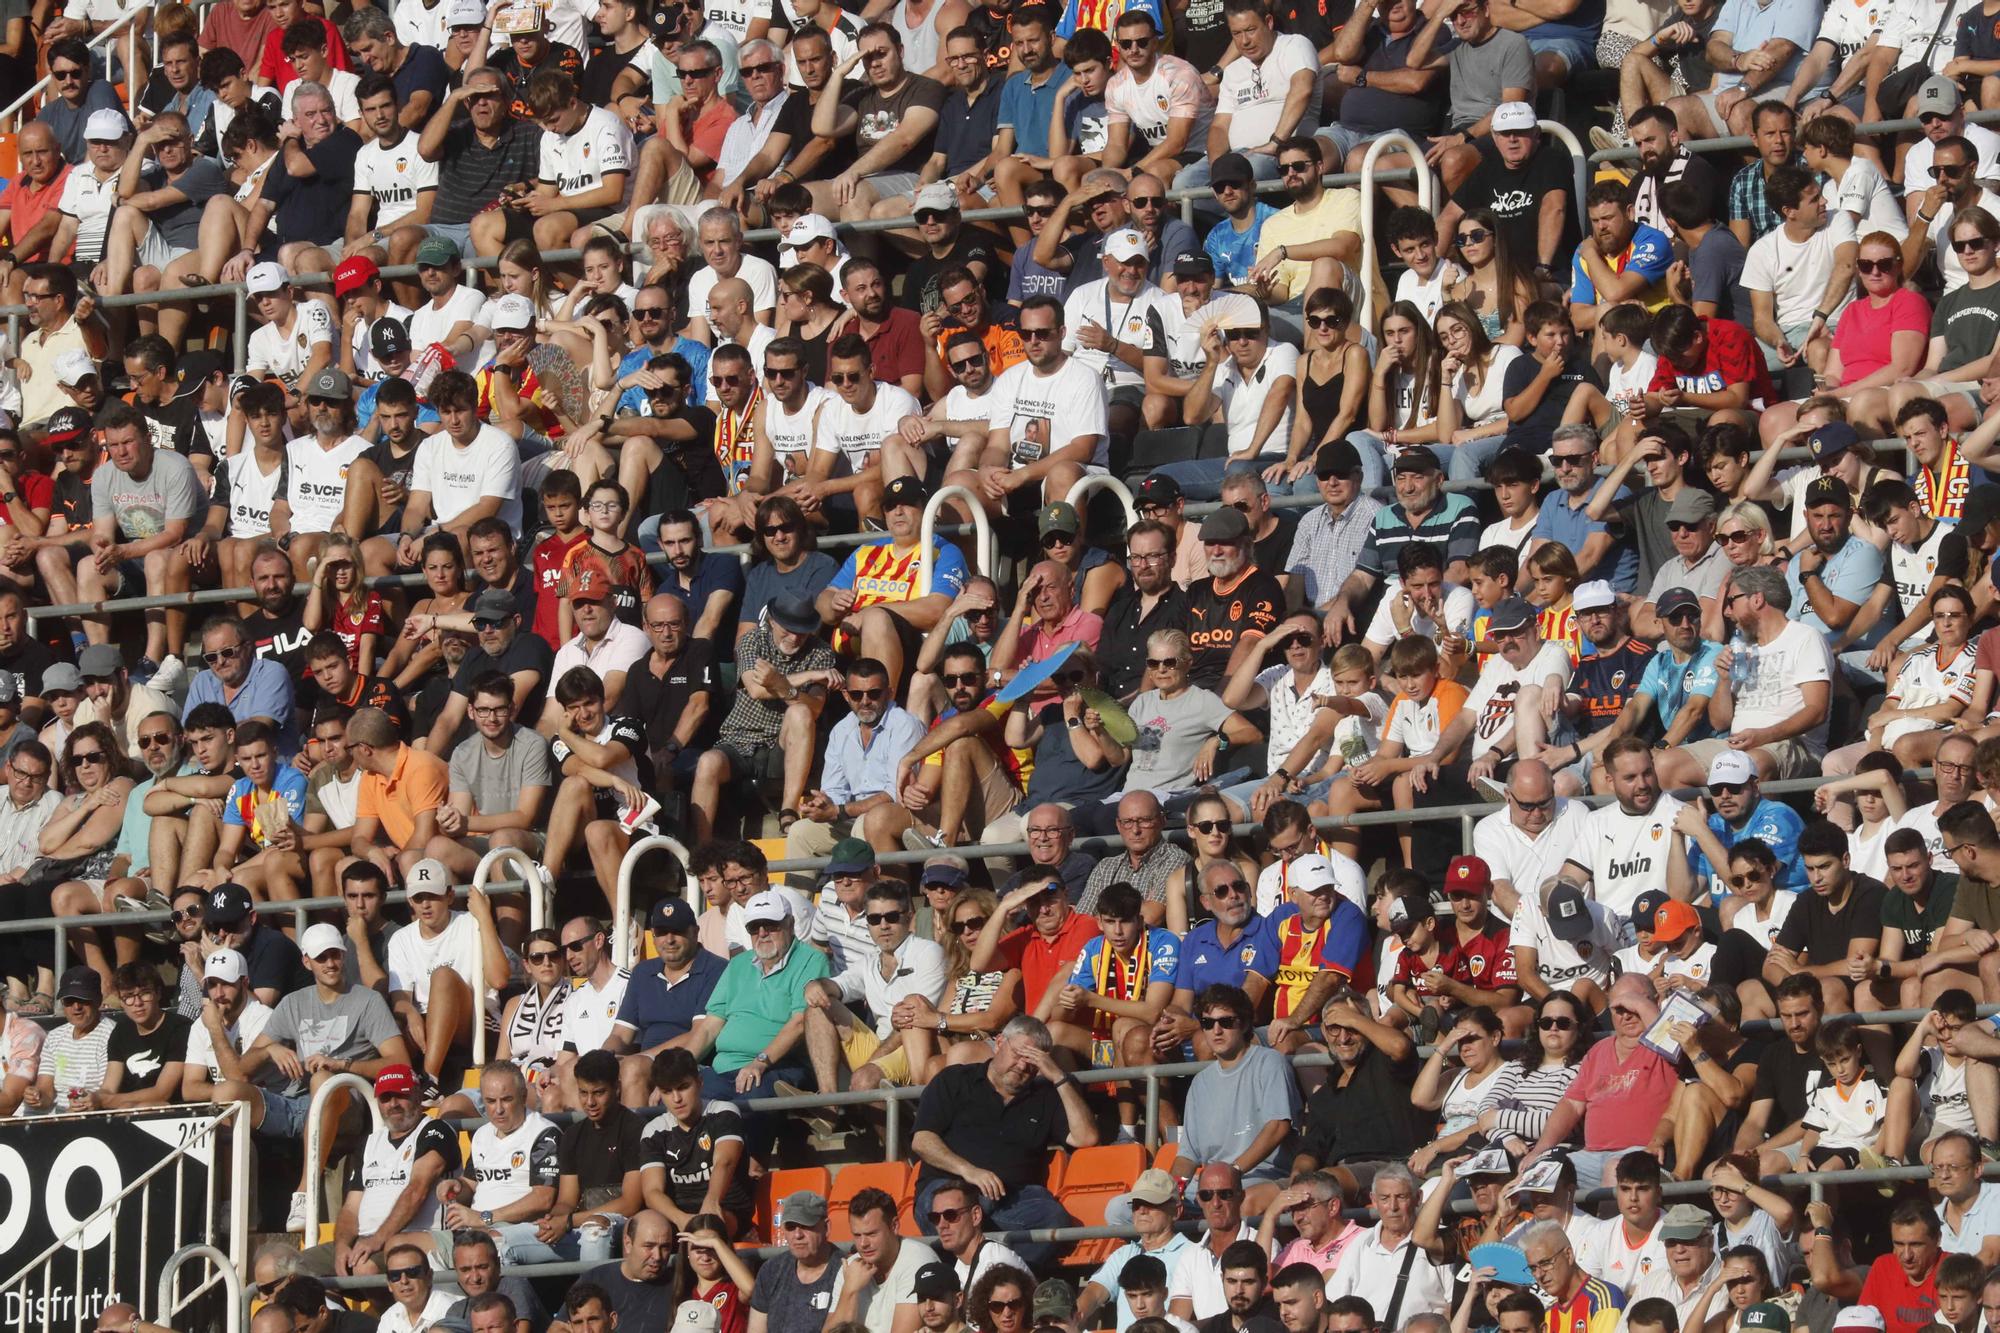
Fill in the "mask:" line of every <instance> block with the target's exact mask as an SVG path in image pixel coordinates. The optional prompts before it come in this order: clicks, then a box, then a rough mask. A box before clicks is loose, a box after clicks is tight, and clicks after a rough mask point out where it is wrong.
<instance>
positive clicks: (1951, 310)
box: [1931, 283, 2000, 389]
mask: <svg viewBox="0 0 2000 1333" xmlns="http://www.w3.org/2000/svg"><path fill="white" fill-rule="evenodd" d="M1931 327H1932V328H1933V329H1943V330H1944V361H1943V362H1942V364H1940V365H1939V367H1938V368H1939V369H1940V370H1956V369H1958V368H1959V367H1960V366H1966V365H1970V364H1972V363H1973V362H1974V361H1983V360H1985V359H1986V357H1987V356H1989V355H1990V354H1991V353H1992V351H1993V342H1994V338H1995V337H1996V335H2000V283H1994V284H1993V285H1991V286H1988V287H1981V288H1979V289H1977V290H1975V289H1974V288H1973V287H1972V286H1971V285H1970V284H1967V285H1966V286H1964V287H1960V288H1959V289H1958V290H1957V291H1955V292H1948V293H1946V295H1945V297H1944V299H1943V300H1941V301H1939V302H1938V304H1937V310H1936V311H1935V312H1934V313H1933V314H1932V315H1931ZM1968 387H1970V388H1974V389H1977V388H1978V387H1979V386H1978V385H1976V384H1974V385H1969V386H1968Z"/></svg>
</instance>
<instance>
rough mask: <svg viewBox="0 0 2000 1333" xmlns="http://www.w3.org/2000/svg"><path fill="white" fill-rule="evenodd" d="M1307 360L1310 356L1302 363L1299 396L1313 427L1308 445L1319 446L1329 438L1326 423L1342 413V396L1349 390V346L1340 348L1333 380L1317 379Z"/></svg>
mask: <svg viewBox="0 0 2000 1333" xmlns="http://www.w3.org/2000/svg"><path fill="white" fill-rule="evenodd" d="M1308 364H1310V358H1308V361H1307V364H1302V365H1301V366H1300V367H1299V384H1300V386H1301V387H1300V396H1301V398H1302V400H1303V402H1304V405H1305V409H1306V421H1307V422H1308V423H1310V425H1311V428H1312V429H1311V431H1310V432H1309V434H1308V436H1307V438H1308V439H1309V440H1310V441H1311V444H1310V446H1309V447H1310V448H1312V449H1314V450H1317V449H1318V448H1319V445H1320V444H1321V442H1323V441H1324V440H1325V439H1326V430H1327V427H1329V426H1331V425H1332V424H1333V420H1334V418H1335V417H1337V416H1339V415H1340V400H1341V397H1342V395H1343V394H1344V393H1345V392H1346V390H1347V353H1346V349H1344V348H1343V349H1342V351H1341V355H1340V369H1339V370H1337V371H1335V372H1334V375H1333V378H1332V379H1330V380H1316V379H1314V378H1313V377H1312V375H1311V373H1310V372H1309V371H1308V369H1307V365H1308ZM1363 424H1366V423H1363Z"/></svg>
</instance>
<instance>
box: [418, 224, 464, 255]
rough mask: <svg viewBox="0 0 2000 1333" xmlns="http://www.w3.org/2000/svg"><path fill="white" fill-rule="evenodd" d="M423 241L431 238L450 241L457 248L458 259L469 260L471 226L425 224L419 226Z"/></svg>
mask: <svg viewBox="0 0 2000 1333" xmlns="http://www.w3.org/2000/svg"><path fill="white" fill-rule="evenodd" d="M421 225H422V227H423V233H424V237H425V239H429V238H430V237H432V236H435V237H437V238H439V239H440V240H446V241H450V242H451V243H452V244H453V245H455V246H457V247H458V254H459V258H461V259H471V258H472V257H473V250H472V224H471V223H470V222H426V223H423V224H421Z"/></svg>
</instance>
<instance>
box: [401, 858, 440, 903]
mask: <svg viewBox="0 0 2000 1333" xmlns="http://www.w3.org/2000/svg"><path fill="white" fill-rule="evenodd" d="M403 889H404V891H405V892H407V893H408V894H409V895H410V897H412V898H425V897H430V898H449V897H451V872H450V871H449V870H446V869H445V868H444V862H442V861H440V860H438V859H437V858H436V857H434V856H426V857H425V858H424V859H423V860H421V861H419V862H417V863H416V864H415V865H413V866H411V867H410V873H409V874H408V875H406V876H404V877H403Z"/></svg>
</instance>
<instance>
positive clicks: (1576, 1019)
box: [1472, 982, 1597, 1150]
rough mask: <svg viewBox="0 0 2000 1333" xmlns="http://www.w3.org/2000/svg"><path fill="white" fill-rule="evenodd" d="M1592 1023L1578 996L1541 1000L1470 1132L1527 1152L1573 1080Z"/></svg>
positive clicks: (1587, 1007)
mask: <svg viewBox="0 0 2000 1333" xmlns="http://www.w3.org/2000/svg"><path fill="white" fill-rule="evenodd" d="M1582 984H1584V985H1589V983H1588V982H1585V983H1582ZM1596 1021H1597V1014H1596V1013H1595V1011H1593V1009H1592V1008H1591V1005H1590V1002H1589V1001H1588V1000H1586V999H1585V998H1584V997H1583V996H1580V995H1577V994H1575V993H1573V992H1571V991H1564V990H1552V991H1550V992H1549V993H1548V994H1546V995H1544V996H1542V998H1541V999H1540V1000H1539V1001H1537V1002H1536V1004H1535V1017H1534V1020H1533V1021H1532V1022H1530V1023H1529V1024H1528V1031H1527V1033H1526V1035H1524V1036H1523V1037H1522V1038H1521V1045H1520V1049H1519V1050H1518V1051H1517V1052H1516V1053H1515V1056H1514V1059H1513V1060H1512V1061H1510V1062H1509V1063H1508V1064H1507V1067H1506V1068H1505V1069H1503V1070H1501V1071H1500V1078H1499V1081H1498V1082H1496V1083H1495V1084H1494V1085H1493V1091H1492V1096H1491V1097H1490V1098H1489V1099H1488V1101H1487V1104H1486V1105H1485V1106H1484V1107H1483V1108H1481V1110H1480V1112H1479V1114H1478V1115H1477V1116H1476V1117H1475V1118H1474V1119H1473V1122H1472V1128H1473V1130H1474V1131H1475V1132H1476V1133H1480V1134H1484V1135H1485V1136H1486V1139H1487V1141H1488V1142H1489V1143H1499V1144H1505V1145H1507V1146H1508V1147H1509V1148H1513V1147H1514V1146H1515V1144H1516V1142H1517V1141H1518V1143H1519V1145H1520V1147H1521V1149H1522V1150H1525V1149H1526V1148H1528V1147H1532V1146H1533V1145H1534V1143H1535V1141H1536V1140H1537V1139H1539V1138H1541V1136H1542V1131H1543V1130H1544V1129H1546V1128H1548V1123H1549V1116H1550V1115H1551V1114H1553V1113H1554V1111H1555V1109H1556V1106H1557V1104H1558V1103H1559V1102H1561V1101H1562V1099H1563V1094H1564V1093H1565V1092H1567V1091H1568V1090H1569V1085H1570V1083H1571V1082H1572V1081H1573V1080H1574V1079H1575V1077H1576V1066H1577V1063H1578V1062H1579V1061H1581V1060H1582V1059H1583V1052H1584V1049H1585V1048H1586V1047H1588V1046H1589V1045H1590V1031H1591V1025H1592V1024H1593V1023H1595V1022H1596Z"/></svg>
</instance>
